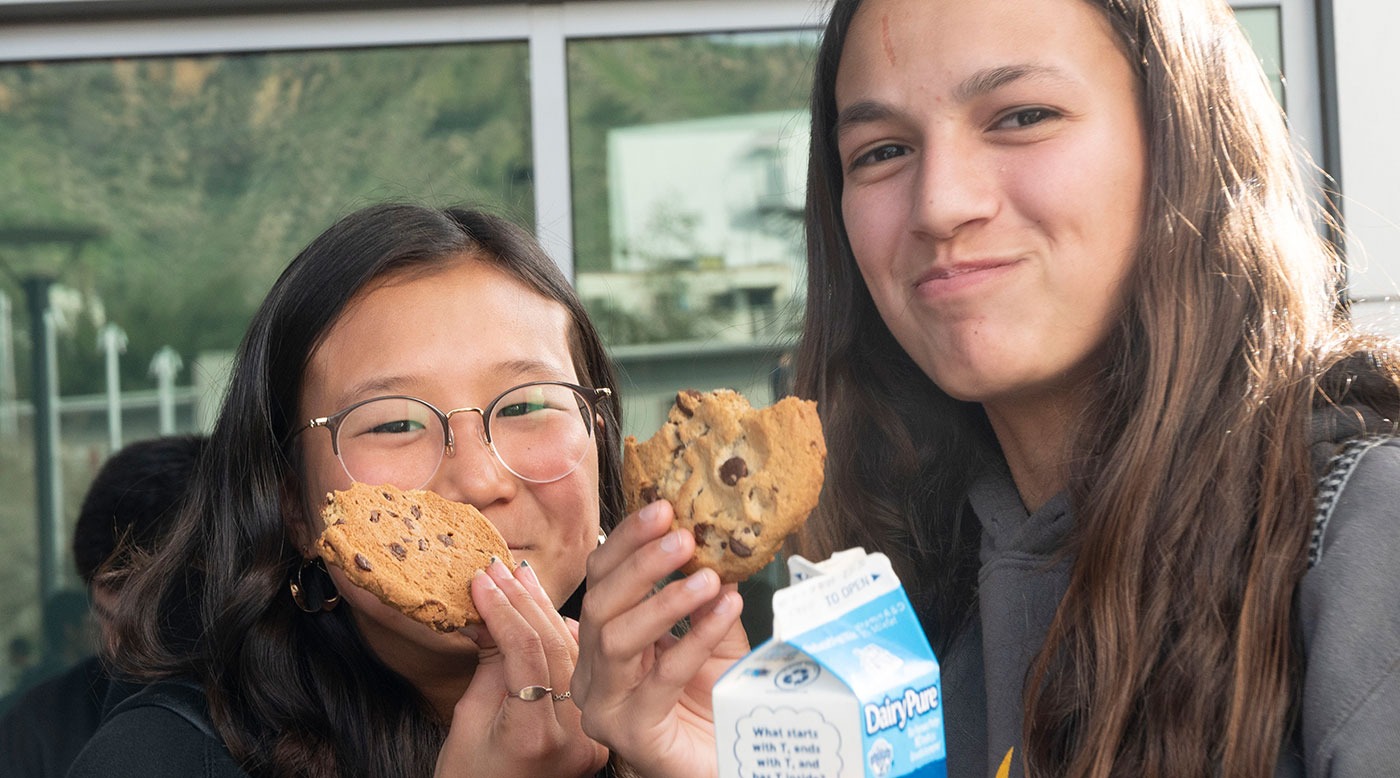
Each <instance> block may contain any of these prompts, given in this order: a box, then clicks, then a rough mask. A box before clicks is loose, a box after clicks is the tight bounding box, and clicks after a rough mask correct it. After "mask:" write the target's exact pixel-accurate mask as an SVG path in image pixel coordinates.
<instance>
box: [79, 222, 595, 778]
mask: <svg viewBox="0 0 1400 778" xmlns="http://www.w3.org/2000/svg"><path fill="white" fill-rule="evenodd" d="M613 385H614V381H613V374H612V369H611V367H610V366H609V361H608V359H607V357H606V355H605V353H604V351H603V347H602V344H601V342H600V341H599V338H598V335H597V333H596V332H595V331H594V329H593V327H592V325H591V324H590V323H589V321H588V319H587V317H586V315H585V313H584V311H583V308H582V306H581V305H580V304H579V302H578V300H577V298H576V297H575V296H574V293H573V291H572V289H571V288H570V286H569V284H568V282H567V281H566V280H565V279H564V278H563V276H562V275H561V274H560V272H559V270H558V268H557V267H556V266H555V265H554V264H553V262H551V261H550V260H549V258H548V257H546V256H545V255H544V253H543V252H542V251H541V250H540V249H539V247H538V246H537V245H536V244H535V242H534V241H533V239H531V238H530V237H529V236H528V235H527V234H525V233H524V232H523V231H521V230H520V229H518V228H516V227H513V226H511V225H509V224H507V223H505V222H503V221H501V220H500V219H496V218H494V217H491V216H487V215H485V214H481V213H477V212H473V211H468V210H463V209H447V210H434V209H429V208H422V207H416V206H409V205H386V206H377V207H372V208H367V209H365V210H362V211H359V212H357V213H354V214H351V215H349V216H347V217H345V218H344V219H343V220H341V221H340V222H339V223H337V224H336V225H334V226H333V227H331V228H330V229H329V230H327V231H326V232H325V233H323V234H322V235H321V236H320V237H318V238H316V239H315V240H314V241H312V242H311V244H310V245H309V246H307V248H306V249H305V250H304V251H302V253H301V254H300V255H299V256H298V257H297V258H296V259H295V260H293V261H292V263H291V264H290V265H289V266H288V267H287V269H286V270H285V271H284V272H283V274H282V276H281V277H280V278H279V279H278V281H277V282H276V283H275V284H274V286H273V288H272V290H271V291H270V292H269V293H268V296H267V299H266V300H265V301H264V302H263V304H262V306H261V308H259V310H258V312H257V314H256V315H255V316H254V318H253V321H252V324H251V325H250V327H249V329H248V334H247V336H246V337H245V339H244V341H243V343H242V345H241V346H240V348H239V350H238V354H237V358H236V361H235V365H234V370H233V378H232V383H231V385H230V388H229V392H228V395H227V397H226V399H225V401H224V405H223V408H222V411H221V413H220V415H219V419H218V422H217V424H216V425H215V428H214V431H213V433H212V435H211V436H210V441H209V444H208V447H207V449H206V451H207V456H206V457H205V459H204V461H203V463H202V466H201V468H200V472H199V474H198V477H197V478H196V480H195V483H194V485H193V487H192V493H191V495H190V498H189V504H188V506H187V509H186V510H185V511H184V513H183V514H182V516H181V518H180V520H179V522H178V524H177V527H176V528H175V530H174V531H173V534H172V537H171V539H170V541H169V542H168V543H167V544H166V545H164V546H163V547H162V548H161V549H160V550H159V551H158V552H156V553H155V554H154V555H153V556H152V557H151V558H150V559H149V561H148V562H147V564H146V565H145V566H144V567H143V568H142V569H141V570H140V572H138V573H137V574H136V575H135V576H134V578H133V579H132V580H131V581H130V582H129V583H128V584H127V586H126V587H125V589H124V590H123V592H122V595H121V598H120V601H119V602H118V604H117V607H116V608H115V609H114V611H115V613H114V615H115V618H116V622H117V629H118V639H117V641H116V645H117V648H116V649H115V650H114V651H113V652H112V655H111V657H110V659H111V660H112V661H113V662H114V663H115V664H116V665H117V666H118V667H119V668H120V669H121V670H123V671H124V672H125V673H126V674H128V675H130V676H133V677H135V678H137V679H140V680H144V681H148V682H152V683H151V686H149V687H147V688H146V690H144V691H143V692H141V693H139V694H137V695H136V696H135V697H133V698H131V699H130V700H127V701H125V702H124V703H123V704H122V706H121V707H120V708H118V709H117V712H116V714H115V715H112V716H110V717H109V719H108V721H107V722H106V723H105V725H104V726H103V727H102V729H101V730H99V732H98V733H97V735H96V736H95V737H94V738H93V741H92V743H91V745H89V746H88V748H87V749H86V751H85V752H84V753H83V754H82V756H80V757H79V760H78V763H77V764H76V765H75V766H74V768H73V772H72V773H70V774H71V775H76V776H96V775H147V776H162V775H172V776H173V775H181V776H184V775H201V774H203V775H210V774H213V775H231V776H232V775H239V776H241V775H248V776H287V775H300V776H349V775H359V776H385V777H386V778H388V777H390V776H406V775H414V776H426V775H431V774H435V773H436V774H438V775H443V776H535V775H557V776H588V775H594V774H595V773H598V772H599V771H600V770H602V769H603V768H604V766H605V763H606V760H607V757H608V753H607V751H606V750H605V749H604V748H603V747H602V746H600V745H599V744H598V743H596V742H594V741H593V740H591V739H589V738H588V737H587V736H586V735H584V733H583V731H582V729H581V727H580V721H579V711H578V709H577V707H576V706H575V705H574V704H573V702H572V700H571V699H570V698H569V695H568V692H569V690H570V681H571V676H572V673H573V665H574V658H575V656H576V653H577V644H576V639H575V636H574V629H575V628H576V625H571V621H572V620H571V619H569V618H566V616H565V615H562V614H566V613H570V612H574V613H575V614H576V609H577V596H576V590H579V587H580V584H581V583H582V582H583V579H584V572H585V571H584V567H585V559H586V557H587V555H588V553H589V551H591V550H592V549H593V548H594V547H595V546H597V544H598V542H599V536H600V530H604V529H606V528H608V527H610V526H611V525H612V524H613V523H615V521H616V520H617V518H618V516H619V513H620V510H621V505H622V498H621V489H620V485H619V482H618V429H619V416H618V412H617V407H618V406H617V404H616V402H615V401H614V400H613V399H612V398H611V396H610V392H609V388H610V387H612V386H613ZM352 480H359V481H364V482H367V483H373V484H378V483H392V484H395V485H397V486H399V487H401V488H405V489H413V488H420V487H421V488H425V489H430V490H432V491H434V492H437V493H438V494H440V495H442V496H443V497H446V498H447V499H450V500H456V501H459V502H463V503H469V504H471V505H474V506H476V507H477V508H478V509H479V510H480V511H481V512H482V513H483V514H484V515H485V516H486V517H487V518H488V519H489V520H490V521H491V522H492V523H493V524H494V525H495V526H496V528H497V529H498V530H500V532H501V534H502V536H503V537H504V538H505V540H506V542H507V544H508V545H509V546H510V547H511V550H512V554H513V555H514V557H515V558H516V560H517V561H523V562H525V563H528V566H522V567H521V568H519V569H518V570H516V571H511V570H508V569H506V567H505V566H504V565H502V564H500V563H499V562H497V563H496V564H494V565H493V566H492V567H491V568H490V569H489V570H488V571H487V572H486V573H484V574H480V575H478V576H477V577H476V578H475V579H473V580H472V581H471V583H470V585H471V589H472V597H473V600H474V603H475V605H476V607H477V608H478V610H479V611H480V612H481V614H482V616H483V618H484V619H485V625H484V627H477V626H473V627H468V628H465V629H463V630H461V631H458V632H455V633H451V634H441V633H438V632H436V631H434V630H433V629H431V628H429V627H427V626H425V625H423V624H420V623H418V622H416V621H413V620H411V619H409V618H408V617H406V616H404V615H403V614H401V613H400V612H399V611H397V610H395V609H394V608H392V607H390V606H387V605H385V604H384V603H382V602H380V601H379V600H378V598H376V597H375V596H374V595H373V594H371V593H369V592H367V591H365V590H363V589H360V588H358V587H356V586H354V585H353V584H351V583H350V582H349V581H348V580H347V579H346V577H345V576H344V575H343V574H342V572H341V571H340V570H339V569H338V568H335V567H330V568H329V569H328V568H327V567H326V566H325V565H324V564H323V563H321V562H320V561H319V558H318V557H317V554H316V545H315V539H316V537H317V535H318V534H319V531H320V529H319V522H320V516H319V514H320V509H321V506H323V505H324V504H325V501H326V495H327V493H328V492H330V491H332V490H337V489H345V488H348V487H349V485H350V484H351V482H352ZM186 587H188V591H189V592H191V593H192V594H191V596H190V597H189V598H187V599H182V598H180V597H179V596H178V594H179V593H180V592H184V591H186ZM571 597H573V598H574V601H573V602H572V603H571V602H570V599H571ZM541 690H543V691H541ZM192 725H193V726H192Z"/></svg>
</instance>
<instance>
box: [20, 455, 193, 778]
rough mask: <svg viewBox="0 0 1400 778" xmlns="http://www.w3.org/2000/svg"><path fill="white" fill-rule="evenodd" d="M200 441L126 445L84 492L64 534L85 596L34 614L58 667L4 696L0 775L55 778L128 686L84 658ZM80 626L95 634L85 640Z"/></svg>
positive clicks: (160, 525) (107, 631)
mask: <svg viewBox="0 0 1400 778" xmlns="http://www.w3.org/2000/svg"><path fill="white" fill-rule="evenodd" d="M204 441H205V438H202V437H194V436H182V437H168V438H155V439H152V440H144V441H140V442H137V443H132V444H130V445H128V446H126V447H125V448H123V449H122V450H121V451H118V452H117V453H116V454H114V455H113V456H112V457H111V458H110V459H108V460H107V462H106V463H105V464H104V465H103V466H102V468H101V469H100V470H99V471H98V472H97V476H96V477H95V478H94V479H93V481H92V485H91V486H90V487H88V492H87V495H86V497H84V498H83V505H82V509H81V510H80V511H79V512H78V520H77V523H76V524H75V526H74V528H73V561H74V565H75V566H76V567H77V570H78V575H79V576H80V577H81V578H82V579H83V582H84V583H85V584H86V585H87V595H86V596H83V594H82V593H81V592H60V593H59V594H60V595H62V596H61V598H57V597H56V598H54V599H51V600H50V605H49V606H48V607H45V609H44V616H45V623H46V625H47V624H49V623H50V622H52V624H53V625H52V626H51V627H48V628H47V629H48V630H49V631H50V632H53V633H54V634H53V635H52V636H51V638H52V639H53V640H55V641H58V642H56V643H54V645H55V646H61V647H62V649H63V650H62V651H61V652H60V653H59V654H57V655H55V658H54V659H53V660H52V661H51V662H50V663H49V664H50V666H51V667H52V668H53V669H54V670H55V671H57V670H60V669H62V668H67V669H66V670H64V671H63V672H61V673H60V674H58V675H56V676H55V677H53V678H50V679H48V680H45V681H43V682H41V683H38V684H37V685H35V686H33V688H30V689H28V690H27V691H24V692H22V693H16V694H15V695H13V696H12V698H11V706H12V707H10V709H9V710H8V712H7V713H6V714H5V716H4V718H3V719H0V754H4V755H5V758H6V765H5V767H6V769H7V770H10V771H12V772H7V773H6V775H14V776H17V777H23V778H30V777H31V776H32V777H34V778H37V777H38V776H52V777H57V776H62V775H65V774H66V773H67V772H68V767H69V765H70V764H71V763H72V761H73V759H74V757H76V756H77V755H78V752H79V751H80V750H81V749H82V747H83V745H84V744H85V743H86V742H87V740H88V738H89V737H91V736H92V733H93V732H95V731H96V730H97V727H98V724H99V723H100V722H101V719H102V715H103V713H104V710H106V709H109V708H110V707H111V706H112V705H114V704H115V703H116V702H117V701H119V700H120V699H121V698H122V697H123V696H125V695H126V694H128V693H130V691H131V688H132V687H130V686H129V685H126V684H122V683H120V682H118V681H114V680H113V679H112V678H110V677H109V675H108V674H107V672H106V668H105V667H104V666H103V664H102V662H101V660H100V659H99V658H98V657H97V656H95V655H93V654H92V650H93V649H94V648H96V647H97V645H102V644H109V643H110V641H111V639H112V637H111V607H112V603H113V602H114V600H115V598H116V596H117V593H118V592H119V591H120V589H121V585H122V583H123V581H124V580H125V579H126V577H127V576H129V575H130V574H131V571H132V569H133V568H134V567H135V566H137V565H138V564H139V561H140V558H141V557H142V556H143V555H144V554H147V553H149V552H150V551H151V550H152V549H153V548H154V547H155V546H156V545H157V544H158V543H159V542H160V539H161V538H162V537H163V536H164V534H165V532H166V530H167V529H168V528H169V526H170V524H171V523H172V522H173V521H174V517H175V514H176V513H177V511H178V509H179V504H180V500H181V498H182V497H183V496H184V494H185V491H186V489H187V487H188V486H189V482H190V479H191V478H192V477H193V475H194V470H195V467H196V465H197V464H198V461H199V456H200V453H201V452H202V450H203V448H204ZM89 603H91V608H89ZM51 614H52V615H51ZM89 616H91V619H90V618H89ZM93 622H95V624H94V623H93ZM74 624H76V625H80V626H79V628H78V629H76V630H75V628H74V627H73V625H74ZM89 624H92V625H93V626H95V627H96V631H97V635H95V636H92V635H90V634H88V633H89V632H90V630H89V629H88V628H87V626H88V625H89ZM93 637H95V638H96V640H94V639H92V638H93Z"/></svg>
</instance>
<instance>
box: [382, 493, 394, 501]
mask: <svg viewBox="0 0 1400 778" xmlns="http://www.w3.org/2000/svg"><path fill="white" fill-rule="evenodd" d="M380 494H382V495H384V499H386V500H389V501H390V502H392V501H393V499H394V495H393V494H392V493H390V492H380Z"/></svg>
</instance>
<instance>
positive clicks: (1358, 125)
mask: <svg viewBox="0 0 1400 778" xmlns="http://www.w3.org/2000/svg"><path fill="white" fill-rule="evenodd" d="M1318 5H1319V8H1323V7H1324V5H1325V6H1326V7H1327V10H1330V12H1331V14H1332V15H1333V19H1334V22H1333V40H1334V42H1335V46H1336V96H1335V97H1336V114H1335V120H1336V127H1337V140H1338V143H1337V145H1338V146H1339V148H1338V149H1337V151H1338V152H1339V159H1338V160H1337V161H1336V162H1337V168H1336V169H1337V170H1338V171H1339V172H1338V175H1337V177H1338V180H1339V183H1340V184H1341V190H1342V211H1343V216H1344V218H1345V227H1346V233H1347V242H1346V258H1347V271H1348V282H1349V287H1348V290H1347V293H1348V295H1349V296H1350V297H1351V299H1352V300H1354V301H1355V302H1354V303H1353V305H1352V315H1353V317H1354V320H1355V321H1356V323H1357V325H1358V326H1359V327H1362V328H1365V329H1373V330H1378V331H1381V332H1387V333H1389V334H1392V335H1397V336H1400V141H1397V140H1396V132H1395V129H1396V128H1397V127H1400V100H1398V99H1397V98H1398V97H1400V88H1397V87H1396V83H1397V81H1400V64H1397V60H1396V58H1395V48H1394V46H1395V31H1396V30H1397V29H1400V3H1396V2H1394V0H1331V2H1325V3H1322V2H1320V3H1319V4H1318Z"/></svg>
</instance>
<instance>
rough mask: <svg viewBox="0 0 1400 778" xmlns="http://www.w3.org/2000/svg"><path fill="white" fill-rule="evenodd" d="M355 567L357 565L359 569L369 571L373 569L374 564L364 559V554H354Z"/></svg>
mask: <svg viewBox="0 0 1400 778" xmlns="http://www.w3.org/2000/svg"><path fill="white" fill-rule="evenodd" d="M355 567H358V568H360V569H361V570H364V571H365V572H369V571H371V570H373V569H374V565H372V564H370V563H369V560H368V559H365V555H364V554H356V555H355Z"/></svg>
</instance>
